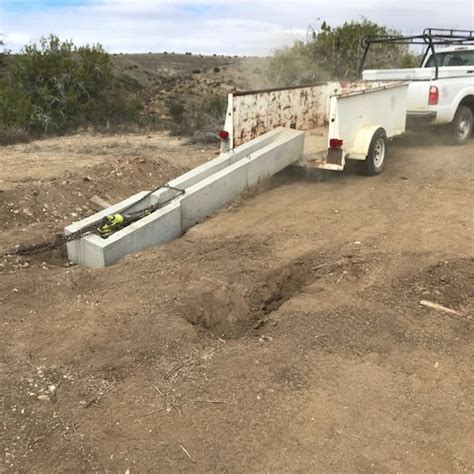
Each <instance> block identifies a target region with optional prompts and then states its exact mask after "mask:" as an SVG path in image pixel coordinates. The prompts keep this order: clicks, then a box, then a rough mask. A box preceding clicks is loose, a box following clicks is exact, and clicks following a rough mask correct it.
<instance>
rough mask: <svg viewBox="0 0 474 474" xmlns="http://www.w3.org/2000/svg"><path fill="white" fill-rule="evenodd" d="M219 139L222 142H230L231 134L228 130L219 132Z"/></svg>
mask: <svg viewBox="0 0 474 474" xmlns="http://www.w3.org/2000/svg"><path fill="white" fill-rule="evenodd" d="M219 138H220V139H221V140H228V139H229V132H228V131H227V130H221V131H220V132H219Z"/></svg>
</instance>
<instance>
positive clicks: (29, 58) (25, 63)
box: [0, 35, 141, 140]
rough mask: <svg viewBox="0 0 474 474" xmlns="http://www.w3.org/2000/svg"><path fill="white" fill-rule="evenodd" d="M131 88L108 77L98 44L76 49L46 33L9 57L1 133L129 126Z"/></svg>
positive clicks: (0, 102)
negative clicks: (37, 40) (19, 130)
mask: <svg viewBox="0 0 474 474" xmlns="http://www.w3.org/2000/svg"><path fill="white" fill-rule="evenodd" d="M137 89H138V86H137V84H136V83H133V81H132V80H131V79H130V78H127V77H125V76H116V75H115V74H114V73H113V70H112V63H111V59H110V56H109V55H108V54H107V53H106V52H105V51H104V49H103V48H102V46H100V45H99V44H97V45H92V46H81V47H76V46H75V45H74V44H73V43H72V42H70V41H61V40H59V38H57V37H56V36H53V35H51V36H49V37H48V38H42V39H41V40H40V42H39V45H37V44H30V45H27V46H25V47H24V48H23V50H22V51H21V53H20V54H18V55H15V56H13V57H11V58H9V60H8V62H7V65H6V67H5V71H4V74H3V76H2V78H1V79H0V127H1V128H2V129H3V130H4V135H5V134H7V135H8V133H7V132H5V131H8V130H10V131H11V132H12V133H13V131H14V130H17V129H23V130H24V131H25V132H27V133H29V134H31V135H32V136H39V135H42V134H51V133H56V134H60V133H64V132H67V131H70V130H75V129H77V128H79V127H80V126H84V125H92V126H96V127H103V126H110V125H114V124H122V123H127V122H134V121H137V119H138V117H139V112H140V109H141V104H140V101H139V100H138V97H137V94H136V92H137ZM4 140H5V137H4Z"/></svg>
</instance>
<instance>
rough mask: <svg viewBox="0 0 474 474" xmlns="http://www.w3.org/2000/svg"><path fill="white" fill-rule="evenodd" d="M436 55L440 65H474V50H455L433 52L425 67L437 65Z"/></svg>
mask: <svg viewBox="0 0 474 474" xmlns="http://www.w3.org/2000/svg"><path fill="white" fill-rule="evenodd" d="M435 56H436V62H437V63H438V66H448V67H450V66H474V51H453V52H451V53H436V55H433V54H432V55H431V56H430V57H429V59H428V61H426V64H425V67H435Z"/></svg>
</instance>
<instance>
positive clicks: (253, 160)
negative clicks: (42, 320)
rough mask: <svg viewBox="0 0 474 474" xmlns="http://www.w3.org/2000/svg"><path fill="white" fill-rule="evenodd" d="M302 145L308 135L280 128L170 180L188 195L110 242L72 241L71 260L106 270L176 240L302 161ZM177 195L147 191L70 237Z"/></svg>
mask: <svg viewBox="0 0 474 474" xmlns="http://www.w3.org/2000/svg"><path fill="white" fill-rule="evenodd" d="M303 146H304V133H303V132H299V131H296V130H291V129H286V128H278V129H275V130H273V131H271V132H269V133H267V134H265V135H262V136H261V137H258V138H256V139H255V140H252V141H251V142H249V143H246V144H245V145H242V146H240V147H238V148H236V149H234V151H231V152H228V153H224V154H222V155H220V156H219V157H217V158H215V159H214V160H211V161H209V162H207V163H204V164H203V165H201V166H198V167H197V168H194V169H193V170H191V171H189V172H188V173H185V174H183V175H182V176H180V177H178V178H176V179H174V180H172V181H170V182H169V183H168V184H169V185H170V186H172V187H175V188H178V189H183V190H184V191H185V194H183V195H181V196H178V197H176V199H174V200H173V201H171V202H169V203H168V204H165V205H164V206H163V207H162V208H161V209H159V210H157V211H155V212H153V213H152V214H150V215H148V216H146V217H144V218H143V219H140V220H139V221H137V222H134V223H133V224H131V225H129V226H127V227H126V228H124V229H122V230H119V231H118V232H115V233H114V234H112V235H111V236H110V237H108V238H107V239H103V238H101V237H99V236H98V235H95V234H90V235H87V236H85V237H83V238H82V239H80V240H76V241H72V242H69V243H68V244H67V251H68V257H69V259H70V260H72V261H73V262H75V263H77V264H79V265H83V266H86V267H90V268H102V267H106V266H109V265H112V264H113V263H115V262H117V261H118V260H119V259H120V258H121V257H124V256H125V255H128V254H130V253H133V252H136V251H140V250H145V249H147V248H150V247H153V246H155V245H158V244H160V243H163V242H166V241H169V240H173V239H176V238H178V237H179V236H180V235H182V234H183V232H185V231H186V230H187V229H189V228H190V227H191V226H193V225H194V224H196V223H197V222H200V221H202V220H204V219H205V218H206V217H207V216H209V215H211V214H212V213H214V212H215V211H216V210H218V209H219V208H220V207H222V206H223V205H225V204H226V203H228V202H230V201H232V200H233V199H235V198H236V197H238V196H239V195H240V194H242V193H243V192H245V191H246V190H247V189H249V188H251V187H253V186H255V185H256V184H258V183H259V182H260V181H261V180H263V179H265V178H268V177H270V176H272V175H274V174H275V173H278V172H279V171H281V170H282V169H284V168H286V167H287V166H289V165H291V164H293V163H295V162H297V161H298V160H299V159H301V157H302V155H303ZM175 195H176V191H173V190H172V189H168V188H162V189H160V190H158V191H156V192H153V193H151V194H150V193H147V192H146V191H143V192H141V193H138V194H135V195H134V196H132V197H130V198H128V199H126V200H124V201H122V202H120V203H118V204H115V205H113V206H111V207H110V208H108V209H104V210H102V211H100V212H98V213H97V214H94V215H93V216H90V217H88V218H86V219H83V220H82V221H79V222H76V223H74V224H72V225H70V226H68V227H66V229H65V233H66V234H70V233H72V232H76V231H78V230H80V229H82V228H84V227H86V226H88V225H90V224H92V223H99V222H100V221H101V220H102V219H103V218H104V217H105V216H107V215H109V214H115V213H120V212H124V210H127V211H126V212H133V211H136V210H140V209H144V208H146V207H148V206H149V205H152V204H155V203H157V202H165V201H167V200H168V199H170V198H171V197H173V196H175ZM138 200H140V202H139V203H138V204H135V205H132V204H133V203H136V202H137V201H138ZM130 206H131V207H130Z"/></svg>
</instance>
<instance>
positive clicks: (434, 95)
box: [428, 86, 439, 105]
mask: <svg viewBox="0 0 474 474" xmlns="http://www.w3.org/2000/svg"><path fill="white" fill-rule="evenodd" d="M438 102H439V90H438V88H437V87H436V86H431V87H430V95H429V97H428V105H438Z"/></svg>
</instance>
